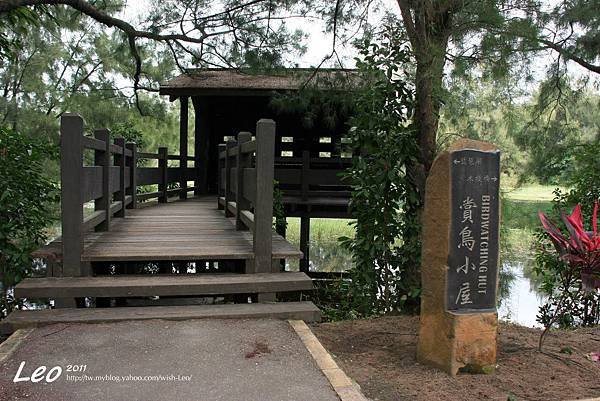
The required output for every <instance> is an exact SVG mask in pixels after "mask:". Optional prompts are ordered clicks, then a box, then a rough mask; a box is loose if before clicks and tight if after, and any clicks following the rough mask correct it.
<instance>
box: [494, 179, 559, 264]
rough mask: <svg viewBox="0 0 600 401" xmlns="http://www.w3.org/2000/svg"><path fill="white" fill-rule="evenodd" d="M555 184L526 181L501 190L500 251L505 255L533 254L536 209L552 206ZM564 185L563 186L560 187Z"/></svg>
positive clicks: (521, 257)
mask: <svg viewBox="0 0 600 401" xmlns="http://www.w3.org/2000/svg"><path fill="white" fill-rule="evenodd" d="M554 189H555V187H553V186H543V185H528V186H524V187H520V188H518V189H515V190H511V191H506V192H504V193H503V195H504V196H503V199H502V227H501V229H502V231H501V251H502V253H503V255H502V256H503V258H504V259H509V260H515V261H526V260H528V259H530V258H531V257H532V256H533V244H534V234H535V231H536V230H537V229H538V228H539V227H540V220H539V217H538V212H539V211H542V212H548V211H550V210H551V209H552V202H551V201H552V199H553V198H554V195H553V193H552V191H554ZM561 189H564V188H561Z"/></svg>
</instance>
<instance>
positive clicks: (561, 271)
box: [534, 140, 600, 344]
mask: <svg viewBox="0 0 600 401" xmlns="http://www.w3.org/2000/svg"><path fill="white" fill-rule="evenodd" d="M599 151H600V140H596V141H595V142H594V144H592V145H589V146H582V147H579V148H578V152H577V153H576V154H575V156H574V167H575V168H574V169H573V171H572V173H571V175H570V182H569V183H570V184H572V189H571V190H570V191H569V192H567V193H565V192H564V191H562V190H560V189H556V190H555V199H554V201H553V213H551V214H549V217H550V218H551V219H553V220H554V221H558V220H559V214H560V210H568V209H569V208H571V207H573V206H574V205H575V204H576V203H580V204H581V205H582V207H583V215H584V216H591V215H592V205H593V203H594V201H595V200H597V199H599V198H600V169H599V168H598V167H599V165H598V163H599V160H598V152H599ZM588 220H590V221H591V218H590V219H588ZM590 228H591V227H586V229H590ZM537 245H538V249H537V252H536V263H535V266H534V273H535V274H536V275H537V276H538V277H540V282H541V284H540V290H541V292H542V293H543V294H544V295H546V297H547V299H546V302H545V304H544V305H543V306H542V307H541V308H540V311H539V314H538V321H539V322H540V323H541V324H543V325H544V326H545V327H546V331H547V330H549V329H550V328H551V327H554V326H559V327H561V328H572V327H580V326H589V325H596V324H598V323H600V293H599V292H589V291H585V290H584V288H583V285H582V282H581V272H580V271H577V269H573V268H572V267H571V266H569V264H568V263H567V262H566V261H565V260H564V259H562V258H560V257H559V255H558V254H557V252H556V249H555V248H554V246H553V245H552V244H551V243H550V241H549V240H548V238H547V236H546V235H545V234H544V233H542V231H541V230H540V231H539V232H538V235H537ZM542 341H543V338H542V339H541V340H540V344H541V343H542Z"/></svg>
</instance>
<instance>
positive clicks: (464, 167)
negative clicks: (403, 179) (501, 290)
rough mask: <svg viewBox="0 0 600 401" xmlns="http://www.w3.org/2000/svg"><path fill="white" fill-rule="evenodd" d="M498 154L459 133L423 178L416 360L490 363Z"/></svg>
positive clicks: (469, 366)
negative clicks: (421, 289)
mask: <svg viewBox="0 0 600 401" xmlns="http://www.w3.org/2000/svg"><path fill="white" fill-rule="evenodd" d="M499 166H500V152H499V150H498V149H497V148H496V147H495V146H494V145H492V144H489V143H486V142H480V141H473V140H468V139H463V140H460V141H458V142H457V143H455V144H453V145H452V146H451V147H450V148H449V149H448V150H446V151H444V152H442V153H441V154H440V155H439V156H438V157H437V158H436V160H435V162H434V164H433V166H432V168H431V171H430V173H429V176H428V178H427V188H426V194H425V211H424V216H423V252H422V260H421V264H422V265H421V281H422V288H423V291H422V295H421V318H420V331H419V342H418V347H417V359H418V360H419V362H421V363H425V364H430V365H433V366H436V367H438V368H440V369H443V370H444V371H446V372H448V373H450V374H452V375H455V374H456V373H458V372H459V371H460V370H463V371H469V372H484V373H487V372H490V371H493V370H494V368H495V365H496V336H497V326H498V318H497V313H496V292H497V287H498V248H499V231H500V230H499V221H500V205H499V184H500V167H499Z"/></svg>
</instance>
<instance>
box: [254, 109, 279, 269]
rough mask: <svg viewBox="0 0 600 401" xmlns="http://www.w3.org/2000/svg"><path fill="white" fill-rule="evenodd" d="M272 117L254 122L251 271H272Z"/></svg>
mask: <svg viewBox="0 0 600 401" xmlns="http://www.w3.org/2000/svg"><path fill="white" fill-rule="evenodd" d="M274 162H275V121H273V120H266V119H261V120H259V121H258V123H257V124H256V202H255V203H254V238H253V239H254V241H253V243H254V264H255V266H254V271H255V272H256V273H261V272H264V273H268V272H271V271H272V259H273V252H272V251H273V244H272V240H273V237H272V236H273V228H272V225H273V174H274Z"/></svg>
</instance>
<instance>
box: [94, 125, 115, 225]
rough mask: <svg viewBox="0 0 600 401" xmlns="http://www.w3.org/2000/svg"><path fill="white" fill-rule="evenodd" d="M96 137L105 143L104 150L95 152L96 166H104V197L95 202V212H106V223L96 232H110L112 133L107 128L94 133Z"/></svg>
mask: <svg viewBox="0 0 600 401" xmlns="http://www.w3.org/2000/svg"><path fill="white" fill-rule="evenodd" d="M94 137H95V138H96V139H98V140H100V141H103V142H104V150H96V151H94V164H95V165H96V166H102V197H101V198H98V199H96V200H95V201H94V209H95V210H104V213H105V214H104V221H103V222H102V223H100V224H98V225H97V226H96V228H95V230H96V231H108V230H109V228H110V219H111V218H112V214H111V213H110V204H111V203H112V193H111V192H110V166H111V165H112V163H111V157H110V131H109V130H108V129H106V128H102V129H97V130H95V131H94Z"/></svg>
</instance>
